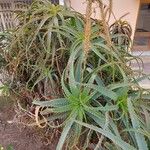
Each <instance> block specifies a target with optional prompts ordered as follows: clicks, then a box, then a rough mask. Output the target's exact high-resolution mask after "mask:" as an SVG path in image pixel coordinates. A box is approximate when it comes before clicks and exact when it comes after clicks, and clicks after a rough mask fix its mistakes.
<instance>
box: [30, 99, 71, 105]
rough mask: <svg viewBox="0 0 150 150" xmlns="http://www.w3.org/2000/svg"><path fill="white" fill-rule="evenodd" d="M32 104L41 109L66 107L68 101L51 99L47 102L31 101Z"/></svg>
mask: <svg viewBox="0 0 150 150" xmlns="http://www.w3.org/2000/svg"><path fill="white" fill-rule="evenodd" d="M33 104H35V105H40V106H42V107H60V106H64V105H68V104H69V101H68V100H67V99H65V98H59V99H53V100H49V101H33Z"/></svg>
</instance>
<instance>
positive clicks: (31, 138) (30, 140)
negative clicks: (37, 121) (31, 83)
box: [0, 97, 57, 150]
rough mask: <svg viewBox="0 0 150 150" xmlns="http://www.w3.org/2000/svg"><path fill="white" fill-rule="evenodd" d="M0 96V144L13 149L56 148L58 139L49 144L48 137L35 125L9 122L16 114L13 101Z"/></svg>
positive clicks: (44, 149)
mask: <svg viewBox="0 0 150 150" xmlns="http://www.w3.org/2000/svg"><path fill="white" fill-rule="evenodd" d="M8 101H9V100H8V99H7V100H6V99H3V98H1V97H0V145H2V146H3V147H4V149H7V147H8V146H9V145H11V146H12V147H13V150H55V149H56V144H57V140H55V139H54V142H52V143H49V144H47V143H48V142H47V139H46V138H45V137H44V136H41V132H40V131H39V132H38V130H39V129H35V128H33V127H27V126H23V125H18V124H15V123H12V124H10V123H8V122H9V121H10V120H13V117H14V115H15V111H14V106H13V102H12V101H9V102H8Z"/></svg>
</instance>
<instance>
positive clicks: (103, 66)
mask: <svg viewBox="0 0 150 150" xmlns="http://www.w3.org/2000/svg"><path fill="white" fill-rule="evenodd" d="M95 2H97V3H98V5H99V6H100V7H99V9H100V12H101V18H102V20H101V21H100V20H94V19H91V16H90V14H91V5H92V1H91V0H89V1H88V5H87V14H86V18H85V17H84V16H83V15H81V14H79V13H77V12H74V11H71V10H70V9H69V8H66V7H63V6H59V5H58V6H55V5H52V4H51V3H50V2H49V1H47V0H37V1H35V2H34V3H33V4H32V5H31V7H30V8H29V10H28V11H27V12H25V13H23V14H21V15H19V19H20V25H19V26H18V28H17V29H16V30H15V31H14V32H13V33H12V37H13V39H12V41H11V44H8V46H6V47H5V48H3V50H4V51H5V53H6V55H5V57H4V56H3V57H4V58H5V60H6V62H7V65H6V71H7V72H8V74H9V75H10V77H11V79H12V80H11V81H10V80H7V83H9V87H10V89H11V90H12V91H15V92H17V93H19V94H20V95H21V96H25V97H27V94H26V95H23V93H22V92H26V93H28V94H31V95H32V96H31V97H30V100H31V101H32V102H33V104H34V106H36V111H35V120H36V123H37V124H36V125H38V126H39V127H44V126H45V125H44V124H46V125H48V126H49V127H51V128H61V129H62V133H61V136H60V139H59V142H58V145H57V150H61V149H63V147H66V148H67V149H74V148H79V149H83V150H84V149H87V148H88V147H89V146H90V143H92V139H93V140H95V141H96V143H95V145H94V146H95V147H94V148H95V149H109V150H113V149H114V150H120V149H124V150H126V149H129V150H135V149H140V150H148V148H149V147H148V146H149V145H148V144H149V138H150V135H149V130H150V129H149V108H150V107H149V102H148V101H149V99H150V96H149V90H144V89H142V87H140V86H139V84H138V81H140V80H142V79H143V78H144V77H143V76H142V77H140V78H135V76H134V71H133V70H132V69H131V67H130V66H129V65H128V64H130V62H131V61H132V60H136V61H138V58H136V57H134V56H132V55H131V54H130V53H129V52H128V51H129V48H130V44H131V40H130V34H129V33H130V32H131V28H130V25H128V24H127V23H126V22H122V21H121V20H119V21H117V22H116V23H115V24H114V25H113V26H111V27H110V28H109V27H108V25H107V21H106V16H109V14H110V13H111V4H110V6H108V7H106V8H105V7H103V3H101V2H102V1H99V0H96V1H95ZM110 2H111V1H110ZM108 13H109V14H108ZM119 28H121V29H122V30H119ZM120 31H122V32H120ZM37 93H38V97H37V96H35V95H36V94H37ZM28 98H29V96H28ZM33 100H34V101H33ZM31 105H32V104H31ZM93 143H94V142H93Z"/></svg>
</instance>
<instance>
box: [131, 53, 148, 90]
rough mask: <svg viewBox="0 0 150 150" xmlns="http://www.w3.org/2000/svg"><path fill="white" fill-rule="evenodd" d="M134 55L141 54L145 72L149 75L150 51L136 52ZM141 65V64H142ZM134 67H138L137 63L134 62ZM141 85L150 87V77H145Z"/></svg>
mask: <svg viewBox="0 0 150 150" xmlns="http://www.w3.org/2000/svg"><path fill="white" fill-rule="evenodd" d="M133 55H136V56H139V55H140V58H141V59H142V61H143V65H144V66H143V73H144V74H147V75H149V74H150V51H149V52H146V53H145V52H144V53H140V52H135V53H133ZM140 65H141V64H140ZM132 66H133V69H138V65H137V64H136V63H133V64H132ZM140 85H141V86H142V87H143V88H146V89H150V80H149V79H144V80H143V81H141V82H140Z"/></svg>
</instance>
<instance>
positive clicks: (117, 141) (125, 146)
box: [75, 120, 142, 150]
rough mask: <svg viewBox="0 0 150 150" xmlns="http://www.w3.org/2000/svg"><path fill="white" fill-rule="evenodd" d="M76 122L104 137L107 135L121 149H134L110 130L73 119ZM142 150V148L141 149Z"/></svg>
mask: <svg viewBox="0 0 150 150" xmlns="http://www.w3.org/2000/svg"><path fill="white" fill-rule="evenodd" d="M75 122H76V123H78V124H80V125H82V126H84V127H87V128H89V129H91V130H94V131H96V132H98V133H100V134H102V135H104V136H105V137H107V138H108V139H110V140H111V141H112V142H113V143H114V144H116V145H118V146H119V147H121V148H122V149H123V150H127V149H128V150H136V148H134V147H133V146H131V145H129V144H128V143H126V142H125V141H123V140H122V139H121V138H120V137H118V136H116V135H114V134H112V133H111V132H109V131H107V130H103V129H101V128H98V127H96V126H93V125H89V124H87V123H83V122H80V121H77V120H75ZM141 150H142V149H141Z"/></svg>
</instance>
